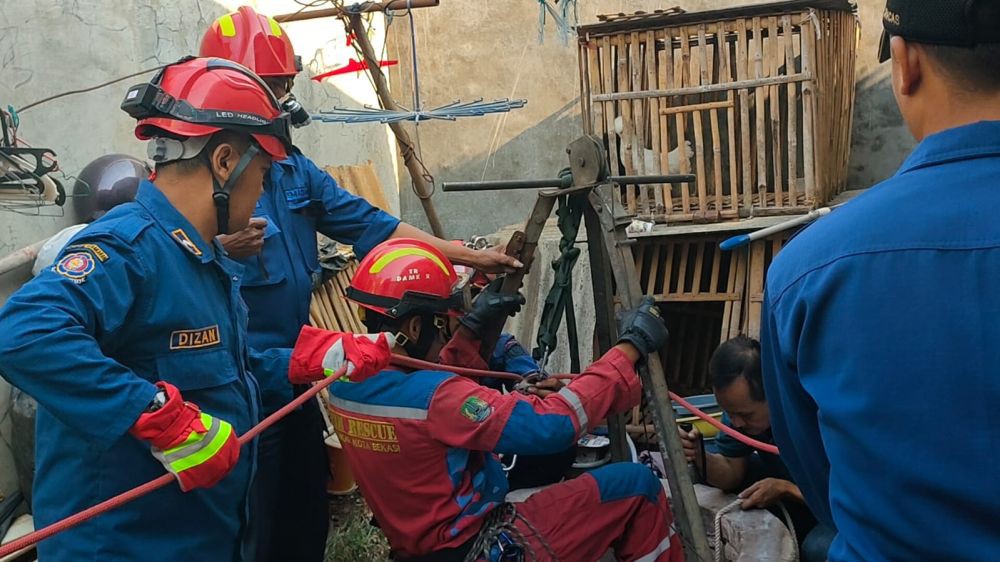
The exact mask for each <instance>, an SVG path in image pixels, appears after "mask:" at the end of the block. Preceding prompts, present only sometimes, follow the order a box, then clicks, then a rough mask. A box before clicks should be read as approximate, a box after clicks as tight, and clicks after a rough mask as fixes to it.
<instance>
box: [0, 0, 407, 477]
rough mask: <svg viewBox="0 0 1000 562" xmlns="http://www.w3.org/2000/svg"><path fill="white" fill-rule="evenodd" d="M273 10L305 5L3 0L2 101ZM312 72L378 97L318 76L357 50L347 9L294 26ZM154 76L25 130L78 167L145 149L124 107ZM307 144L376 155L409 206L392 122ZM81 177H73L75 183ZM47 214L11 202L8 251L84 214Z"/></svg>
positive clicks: (67, 103)
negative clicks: (244, 15) (243, 8)
mask: <svg viewBox="0 0 1000 562" xmlns="http://www.w3.org/2000/svg"><path fill="white" fill-rule="evenodd" d="M242 3H247V4H251V5H255V6H256V8H257V9H258V10H259V11H261V12H262V13H270V14H277V13H285V12H293V11H296V10H298V9H299V8H300V7H301V6H300V5H298V4H296V3H295V2H293V1H292V0H259V1H257V2H252V1H247V2H234V1H226V2H214V1H211V0H141V1H135V2H132V1H128V2H126V1H107V0H73V1H70V0H32V1H30V2H25V1H23V0H0V104H2V106H3V107H6V106H7V104H10V105H12V106H14V107H15V108H17V107H22V106H24V105H26V104H28V103H31V102H33V101H35V100H38V99H41V98H44V97H47V96H49V95H52V94H55V93H58V92H62V91H66V90H71V89H78V88H84V87H88V86H92V85H95V84H99V83H101V82H104V81H107V80H111V79H114V78H117V77H119V76H123V75H126V74H130V73H133V72H136V71H138V70H142V69H147V68H153V67H156V66H159V65H161V64H164V63H167V62H171V61H174V60H176V59H178V58H180V57H181V56H183V55H186V54H190V53H197V50H198V46H199V43H200V41H201V37H202V34H203V33H204V31H205V30H206V29H207V28H208V26H209V24H210V23H211V22H212V21H213V20H214V19H215V18H216V17H218V16H219V15H221V14H223V13H225V12H227V11H230V10H231V9H234V8H235V6H237V5H238V4H242ZM372 21H373V32H372V40H373V41H374V42H375V43H376V44H377V45H381V44H382V43H383V42H384V22H383V19H382V18H381V16H379V17H375V18H373V20H372ZM285 29H286V30H287V31H288V33H289V35H290V36H291V37H292V41H293V43H294V45H295V48H296V51H297V52H298V53H299V54H301V55H302V56H303V59H304V62H305V64H306V66H307V70H306V72H305V73H304V75H300V77H299V79H298V81H297V83H296V87H295V91H296V94H297V95H298V97H299V98H300V99H301V100H302V102H303V103H304V104H305V105H306V107H307V108H309V109H327V108H332V107H333V106H334V105H343V106H357V105H360V104H374V103H376V98H375V96H374V92H373V91H372V88H371V86H370V83H369V81H368V79H367V78H366V77H365V76H364V75H356V74H355V75H347V76H343V77H338V78H335V79H330V80H326V81H324V82H323V83H317V82H314V81H311V80H309V79H308V77H309V76H313V75H316V74H319V73H321V72H324V71H326V70H329V69H332V68H336V67H340V66H343V65H344V64H346V63H347V62H348V60H349V59H350V57H352V56H354V50H353V48H350V47H348V46H347V43H346V34H345V33H344V29H343V26H342V25H341V24H340V23H339V21H338V20H335V19H324V20H316V21H308V22H297V23H291V24H288V25H286V26H285ZM150 76H151V74H150V75H146V76H143V77H136V78H130V79H127V80H124V81H123V82H121V83H119V84H115V85H113V86H110V87H107V88H103V89H100V90H97V91H94V92H90V93H86V94H81V95H75V96H70V97H66V98H62V99H59V100H56V101H52V102H50V103H46V104H44V105H41V106H39V107H37V108H34V109H30V110H28V111H26V112H24V113H23V114H21V126H20V129H19V132H18V134H19V136H20V137H22V138H23V139H25V140H26V141H28V142H30V143H31V144H32V145H34V146H44V147H50V148H52V149H53V150H54V151H55V152H56V153H57V154H58V156H59V162H60V166H61V168H62V169H63V170H64V171H65V172H66V173H67V174H71V175H72V174H75V173H78V172H79V170H80V169H81V168H82V167H83V166H84V165H85V164H86V163H88V162H90V161H91V160H93V159H94V158H96V157H98V156H101V155H104V154H108V153H111V152H124V153H127V154H132V155H135V156H139V157H143V156H144V155H145V147H144V146H143V144H142V143H140V142H139V141H137V140H136V139H135V137H134V136H133V135H132V128H133V127H134V124H135V123H134V121H132V120H131V119H130V118H129V117H128V116H127V115H125V114H124V113H123V112H121V111H120V110H119V109H118V106H119V103H120V102H121V98H122V95H123V94H124V91H125V89H126V88H128V87H129V86H131V85H133V84H135V83H139V82H140V81H141V80H142V79H143V78H145V79H148V78H149V77H150ZM294 134H295V142H296V144H297V145H298V146H299V147H300V148H302V150H303V152H305V153H306V154H307V155H309V156H311V157H312V158H313V159H314V160H316V162H317V163H318V164H320V165H331V164H354V163H362V162H364V161H365V160H369V159H371V160H373V161H374V162H375V165H376V170H377V172H378V176H379V179H380V180H381V182H382V185H383V187H384V188H385V189H386V192H387V196H388V200H389V201H390V202H391V204H392V205H393V206H394V207H395V208H398V196H397V187H396V173H397V171H396V159H395V145H394V143H393V142H391V141H390V136H389V132H388V129H387V128H386V127H384V126H381V125H350V126H348V125H333V124H322V123H317V124H313V125H311V126H309V127H307V128H305V129H297V130H296V131H295V133H294ZM68 185H69V186H72V181H71V180H70V181H69V182H68ZM40 214H41V215H44V216H28V215H19V214H13V213H10V212H5V211H0V257H2V256H5V255H7V254H8V253H10V252H11V251H13V250H15V249H17V248H21V247H23V246H26V245H28V244H31V243H33V242H35V241H37V240H41V239H45V238H48V237H49V236H51V235H52V234H54V233H55V232H57V231H59V230H60V229H61V228H62V227H63V226H65V225H68V224H74V223H76V222H79V219H78V217H76V216H74V213H73V209H72V205H71V204H67V206H66V207H64V208H63V209H60V208H57V207H56V208H47V209H43V210H41V211H40ZM29 270H30V267H26V268H23V269H21V270H19V271H16V272H14V273H10V274H7V275H4V276H0V304H2V303H3V301H4V300H6V298H7V297H8V296H9V295H10V293H12V292H13V291H15V290H16V289H17V288H18V287H20V286H21V284H22V283H24V281H26V280H27V279H28V277H29V275H30V271H29ZM9 390H10V389H9V386H7V384H6V382H4V381H3V380H0V495H2V494H4V493H5V491H9V490H10V489H11V486H12V485H13V484H12V476H13V475H12V469H11V468H10V467H11V466H12V463H11V459H10V452H9V448H8V447H7V442H9V440H10V434H9V431H10V430H9V423H8V422H7V413H8V409H9Z"/></svg>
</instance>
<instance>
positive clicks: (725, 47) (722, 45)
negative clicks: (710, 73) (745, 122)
mask: <svg viewBox="0 0 1000 562" xmlns="http://www.w3.org/2000/svg"><path fill="white" fill-rule="evenodd" d="M731 24H732V22H722V23H720V24H719V35H717V40H718V45H719V64H720V72H721V73H722V78H721V80H722V81H723V82H732V80H733V56H732V51H731V50H730V45H729V39H728V34H729V30H730V25H731ZM735 99H736V98H735V95H734V92H733V91H732V90H730V91H728V92H726V102H727V103H728V104H729V107H728V108H726V128H727V130H728V132H729V136H727V137H726V152H728V154H729V189H728V190H726V191H725V192H724V193H723V194H722V195H723V196H725V195H728V196H729V202H728V204H726V205H725V208H730V209H736V208H739V203H738V196H737V193H739V187H738V186H737V181H736V123H734V122H733V118H734V116H735V113H736V111H735V109H734V108H735V105H736V102H735ZM720 162H721V158H720ZM724 179H725V178H720V181H721V180H724ZM722 208H723V206H721V205H720V208H719V210H720V211H721V210H722Z"/></svg>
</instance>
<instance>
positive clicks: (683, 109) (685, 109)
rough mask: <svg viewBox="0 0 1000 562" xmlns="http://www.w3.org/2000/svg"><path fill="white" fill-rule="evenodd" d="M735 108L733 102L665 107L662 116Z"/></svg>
mask: <svg viewBox="0 0 1000 562" xmlns="http://www.w3.org/2000/svg"><path fill="white" fill-rule="evenodd" d="M731 107H733V102H732V100H724V101H709V102H705V103H695V104H691V105H679V106H676V107H665V108H663V109H661V110H660V114H662V115H674V114H677V113H693V112H696V111H709V110H713V109H726V108H731Z"/></svg>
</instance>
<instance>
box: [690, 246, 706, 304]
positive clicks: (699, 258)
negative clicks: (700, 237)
mask: <svg viewBox="0 0 1000 562" xmlns="http://www.w3.org/2000/svg"><path fill="white" fill-rule="evenodd" d="M693 244H695V245H696V246H697V250H696V252H695V255H694V275H693V276H692V279H691V292H692V293H693V294H700V293H701V292H702V290H701V274H702V271H704V269H705V243H704V242H693Z"/></svg>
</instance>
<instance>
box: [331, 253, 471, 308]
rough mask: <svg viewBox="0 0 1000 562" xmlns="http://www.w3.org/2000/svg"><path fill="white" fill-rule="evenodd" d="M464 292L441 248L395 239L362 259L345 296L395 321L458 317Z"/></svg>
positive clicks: (466, 303)
mask: <svg viewBox="0 0 1000 562" xmlns="http://www.w3.org/2000/svg"><path fill="white" fill-rule="evenodd" d="M465 288H467V287H466V285H464V284H463V283H462V282H461V280H460V278H459V276H458V275H457V274H456V273H455V268H454V267H453V266H452V264H451V262H450V261H449V260H448V258H446V257H445V256H444V254H442V253H441V251H440V250H438V249H437V248H435V247H434V246H432V245H430V244H428V243H427V242H423V241H420V240H413V239H409V238H396V239H392V240H387V241H385V242H383V243H381V244H379V245H378V246H375V248H373V249H372V251H371V252H369V253H368V255H367V256H365V258H364V259H363V260H361V263H360V264H358V270H357V273H355V274H354V277H353V278H352V279H351V286H350V287H348V288H347V298H349V299H351V300H352V301H354V302H356V303H358V304H359V305H360V306H363V307H364V308H367V309H369V310H373V311H375V312H378V313H379V314H383V315H385V316H389V317H392V318H400V317H402V316H405V315H407V314H412V313H415V312H416V313H420V312H424V313H428V312H429V313H438V314H447V315H450V316H457V315H460V314H462V313H463V312H464V310H465V308H466V307H467V306H468V298H467V292H466V291H464V290H463V289H465Z"/></svg>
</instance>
